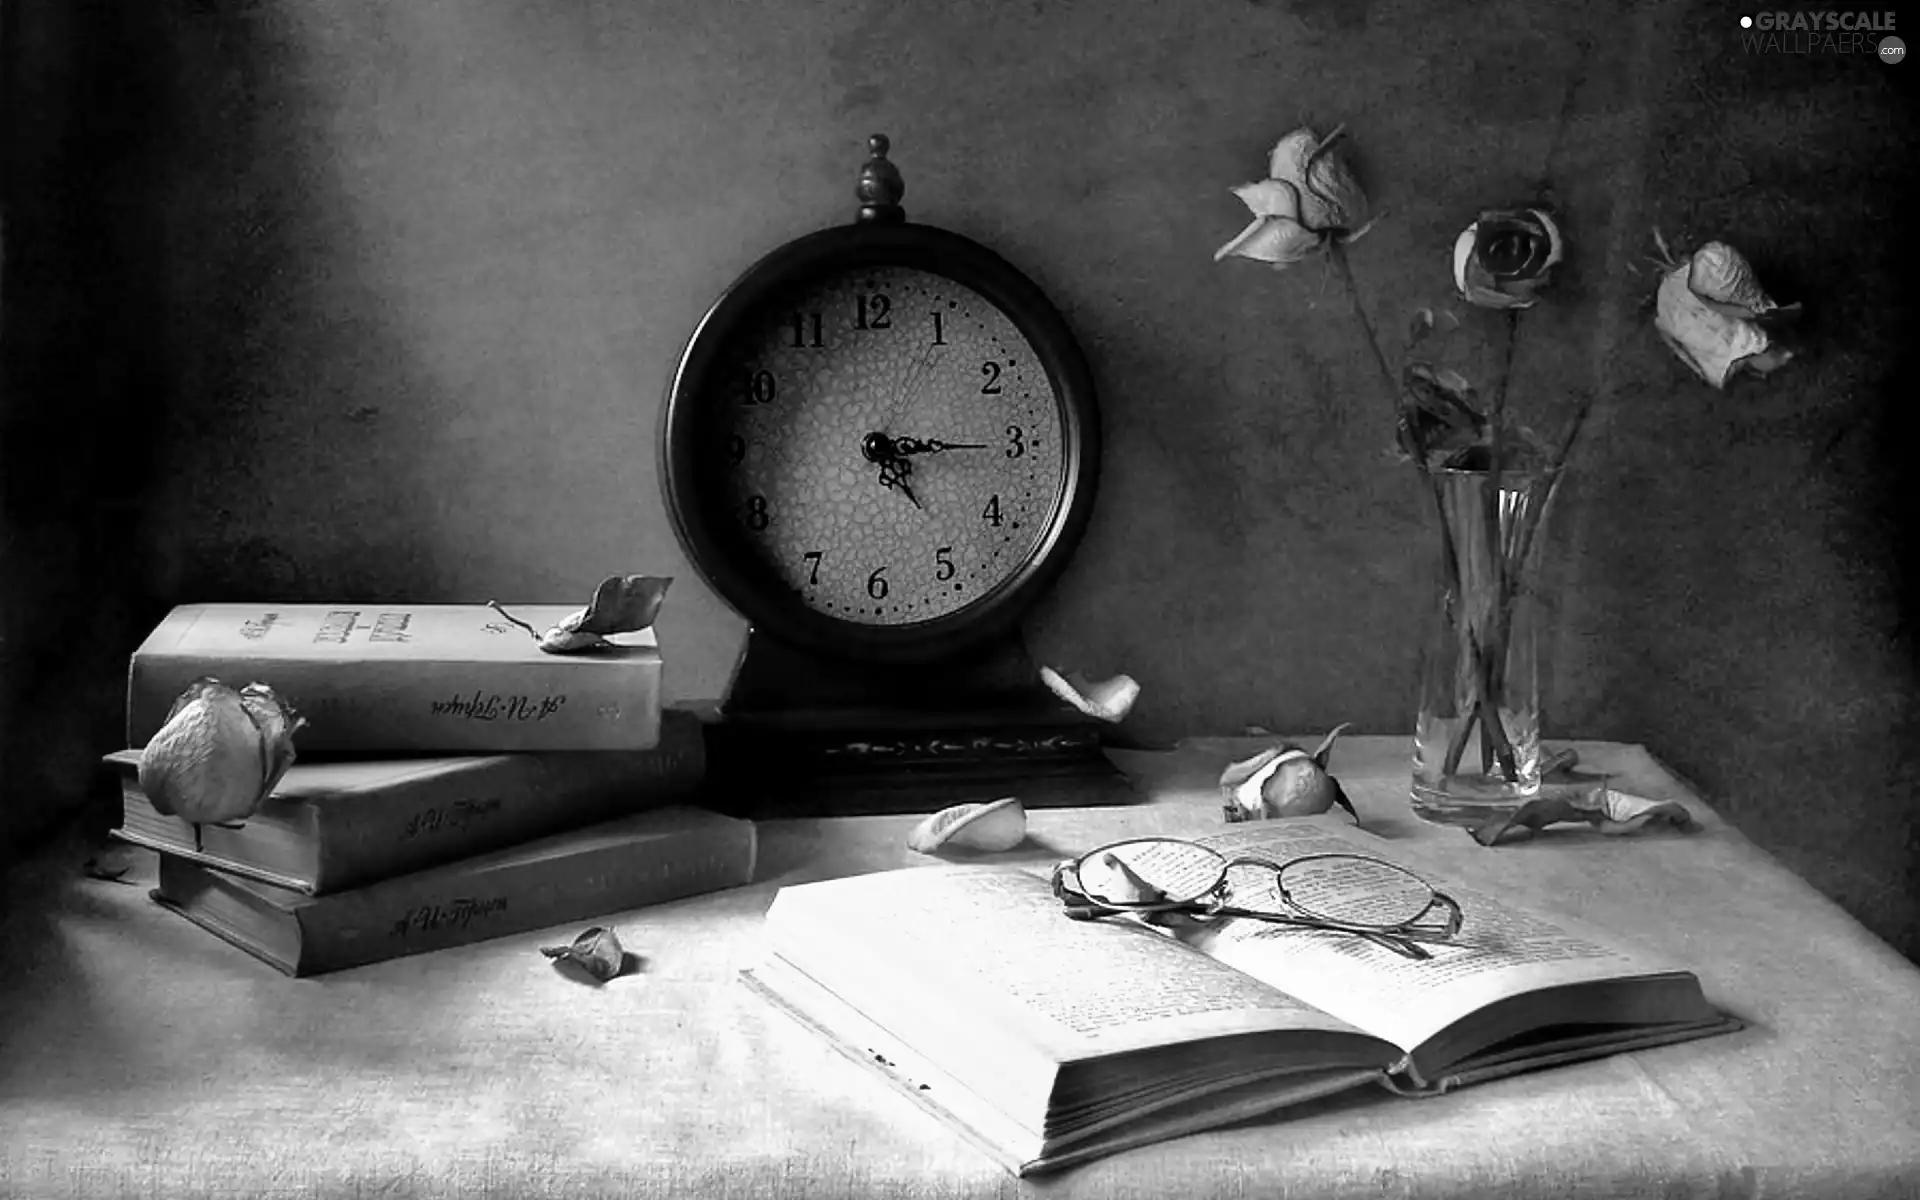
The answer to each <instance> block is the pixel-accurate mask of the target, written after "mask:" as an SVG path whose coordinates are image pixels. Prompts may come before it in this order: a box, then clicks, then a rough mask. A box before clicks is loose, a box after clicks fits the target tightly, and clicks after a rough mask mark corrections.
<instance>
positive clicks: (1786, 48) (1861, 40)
mask: <svg viewBox="0 0 1920 1200" xmlns="http://www.w3.org/2000/svg"><path fill="white" fill-rule="evenodd" d="M1740 48H1741V49H1742V50H1744V51H1746V52H1747V53H1748V54H1859V55H1872V56H1873V57H1875V58H1877V59H1879V60H1880V61H1881V62H1883V63H1888V64H1892V63H1897V62H1899V61H1901V60H1902V59H1904V58H1906V56H1907V44H1906V43H1905V42H1903V41H1901V40H1900V38H1899V37H1898V36H1897V35H1896V34H1895V33H1894V14H1893V13H1890V12H1863V11H1858V10H1852V9H1819V10H1813V11H1804V12H1762V13H1754V14H1753V15H1752V16H1746V17H1741V18H1740Z"/></svg>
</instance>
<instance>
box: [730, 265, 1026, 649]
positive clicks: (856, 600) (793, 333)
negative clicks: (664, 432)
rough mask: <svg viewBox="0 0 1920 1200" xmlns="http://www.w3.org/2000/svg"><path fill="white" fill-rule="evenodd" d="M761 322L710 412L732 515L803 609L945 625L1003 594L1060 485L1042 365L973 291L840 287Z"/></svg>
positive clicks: (923, 280) (871, 274)
mask: <svg viewBox="0 0 1920 1200" xmlns="http://www.w3.org/2000/svg"><path fill="white" fill-rule="evenodd" d="M783 300H784V304H783V305H781V306H780V308H779V309H778V310H768V311H763V312H761V313H760V314H757V319H755V320H754V321H752V322H750V323H748V324H747V325H746V326H745V327H744V328H742V329H741V330H740V331H739V332H738V334H737V335H736V336H735V337H734V338H733V339H732V340H730V341H729V343H728V344H727V345H726V347H725V348H724V349H723V350H722V351H721V352H720V359H721V361H722V362H725V363H727V364H728V365H729V368H730V369H729V370H728V371H726V372H723V373H722V374H721V375H719V376H718V377H717V378H716V379H715V380H714V383H715V385H717V386H718V388H719V389H720V391H721V394H720V395H718V396H710V397H709V398H708V404H709V405H710V407H711V410H712V411H714V412H716V413H719V414H723V415H722V416H721V419H720V420H719V421H718V422H716V424H717V425H718V426H719V428H718V429H717V430H716V433H717V434H718V436H719V438H720V439H721V440H722V444H723V446H724V451H725V459H726V462H727V465H728V469H727V470H726V472H725V474H724V480H725V485H724V495H725V499H726V502H727V506H728V508H729V510H730V511H731V513H732V514H733V516H734V517H735V519H736V520H737V521H738V522H739V523H740V525H741V527H742V529H743V530H745V531H747V532H749V533H751V534H753V535H754V536H753V537H752V538H751V539H750V540H749V544H750V545H751V546H752V548H753V552H754V554H755V556H756V557H757V558H758V559H759V560H760V562H761V563H762V564H763V565H764V566H765V568H766V570H767V571H768V573H769V574H771V575H772V576H773V577H774V578H776V579H777V580H779V582H780V583H781V584H783V585H785V586H786V587H787V588H788V589H790V590H791V591H792V593H793V595H794V596H795V597H797V598H798V599H799V601H800V602H801V603H802V604H804V605H805V606H806V607H808V608H810V609H813V610H814V611H816V612H818V613H821V614H823V615H825V616H828V617H831V618H835V619H838V620H843V621H850V622H856V623H859V624H863V625H902V624H909V623H913V622H920V621H930V620H934V619H936V618H939V617H943V616H947V615H949V614H952V613H954V612H956V611H958V610H961V609H964V608H966V607H967V606H968V605H970V604H972V603H974V602H976V601H978V600H979V599H980V598H981V597H983V596H986V595H988V594H990V593H991V592H992V591H993V590H994V589H995V588H997V587H999V586H1000V585H1002V584H1004V583H1005V582H1007V580H1009V579H1010V578H1011V577H1012V576H1013V575H1014V574H1015V573H1016V572H1017V571H1018V570H1019V568H1020V567H1021V566H1023V565H1024V564H1025V563H1026V561H1027V559H1028V557H1029V556H1030V555H1031V554H1032V553H1033V551H1034V549H1035V547H1036V546H1037V545H1038V544H1039V541H1040V539H1041V537H1042V536H1043V535H1044V534H1045V533H1046V530H1047V524H1048V520H1049V518H1050V517H1051V516H1052V515H1053V510H1054V507H1055V506H1056V505H1057V504H1058V502H1059V500H1060V497H1061V491H1062V484H1063V482H1064V480H1063V477H1062V473H1061V450H1062V442H1061V436H1062V428H1061V426H1062V422H1061V413H1060V403H1059V399H1058V398H1057V397H1056V396H1055V395H1054V392H1053V389H1052V386H1051V385H1050V384H1049V382H1048V380H1047V375H1046V371H1045V370H1044V368H1043V367H1042V366H1041V363H1040V360H1039V352H1038V351H1037V350H1036V348H1035V347H1034V346H1033V344H1032V343H1031V342H1029V341H1028V340H1027V338H1026V337H1025V336H1024V335H1022V334H1021V333H1020V331H1019V330H1018V329H1017V328H1015V326H1014V324H1013V322H1012V321H1011V320H1010V319H1009V318H1008V317H1007V315H1006V314H1005V313H1003V312H1001V311H1000V310H999V309H998V308H996V307H994V305H993V304H992V303H991V302H989V301H988V300H987V299H986V297H984V296H982V295H980V294H979V293H978V292H976V291H974V290H972V289H971V288H968V287H965V286H964V285H961V284H959V283H957V282H955V281H953V280H951V279H947V278H944V277H942V276H939V275H935V274H932V273H930V272H927V271H921V270H914V269H910V268H903V267H894V266H879V267H873V268H867V269H856V270H847V271H841V272H839V273H837V274H834V275H831V276H829V277H827V278H824V279H821V280H819V281H817V282H814V283H812V284H811V285H809V286H806V287H804V288H800V289H796V290H795V291H794V292H793V293H791V294H789V295H788V296H786V297H784V298H783Z"/></svg>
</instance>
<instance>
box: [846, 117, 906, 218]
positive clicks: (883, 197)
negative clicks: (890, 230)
mask: <svg viewBox="0 0 1920 1200" xmlns="http://www.w3.org/2000/svg"><path fill="white" fill-rule="evenodd" d="M888 145H889V143H888V141H887V135H886V134H884V133H876V134H874V135H873V136H872V137H869V138H868V139H867V153H868V154H869V155H870V156H871V157H869V158H868V159H867V162H866V165H865V166H863V167H861V168H860V184H859V186H858V187H856V188H854V189H853V194H854V196H856V197H857V198H858V199H859V201H860V218H859V219H860V221H861V222H863V223H868V224H874V225H896V224H899V223H900V222H902V221H904V220H906V219H907V210H906V209H904V208H901V207H900V197H902V196H904V195H906V194H907V185H906V183H905V182H904V181H903V180H902V179H901V178H900V168H899V167H896V166H894V165H893V164H892V163H891V162H889V161H887V147H888Z"/></svg>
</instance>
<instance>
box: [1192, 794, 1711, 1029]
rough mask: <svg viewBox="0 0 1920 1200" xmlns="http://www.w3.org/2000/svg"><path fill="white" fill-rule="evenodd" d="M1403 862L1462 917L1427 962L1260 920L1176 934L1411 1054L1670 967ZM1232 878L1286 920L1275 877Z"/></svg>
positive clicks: (1292, 846)
mask: <svg viewBox="0 0 1920 1200" xmlns="http://www.w3.org/2000/svg"><path fill="white" fill-rule="evenodd" d="M1198 840H1200V841H1203V842H1204V843H1205V844H1207V845H1209V846H1211V847H1213V848H1214V849H1216V850H1218V851H1220V852H1221V853H1223V854H1225V855H1227V856H1228V857H1230V858H1231V857H1235V856H1239V855H1249V856H1258V857H1261V858H1265V859H1268V860H1271V861H1272V862H1275V863H1284V862H1286V861H1288V860H1289V859H1292V858H1296V857H1299V856H1301V855H1305V854H1328V853H1334V854H1337V853H1360V854H1368V855H1372V856H1374V857H1380V858H1385V859H1388V860H1389V861H1392V859H1393V850H1392V847H1391V846H1390V845H1383V844H1380V843H1378V842H1373V841H1370V840H1368V839H1365V838H1362V837H1358V836H1355V835H1351V834H1346V833H1343V832H1342V831H1341V830H1339V829H1338V828H1337V827H1332V826H1329V825H1326V824H1322V823H1319V822H1305V821H1267V822H1259V823H1250V824H1246V825H1241V826H1237V827H1236V828H1234V829H1232V830H1229V831H1226V832H1224V833H1221V834H1216V835H1213V836H1210V837H1207V838H1203V839H1198ZM1406 865H1407V866H1409V867H1411V868H1412V869H1414V870H1415V871H1416V872H1417V873H1418V874H1420V875H1421V876H1422V877H1423V878H1426V879H1427V880H1428V881H1429V882H1430V883H1432V884H1433V885H1434V886H1436V887H1437V888H1438V889H1439V890H1440V891H1442V892H1444V893H1446V894H1447V895H1449V896H1451V897H1452V898H1453V899H1454V900H1456V901H1457V902H1458V903H1459V905H1460V908H1461V910H1462V912H1463V913H1464V915H1465V922H1464V924H1463V925H1462V927H1461V930H1460V933H1459V936H1458V938H1457V939H1455V942H1456V944H1452V945H1442V944H1433V943H1422V945H1423V947H1424V948H1425V949H1426V950H1427V951H1428V952H1429V953H1430V954H1431V955H1432V957H1431V958H1430V959H1426V960H1419V959H1411V958H1406V957H1403V956H1401V955H1399V954H1396V953H1395V952H1394V951H1392V950H1390V949H1387V948H1386V947H1384V946H1380V945H1376V944H1374V943H1372V942H1370V941H1368V940H1366V939H1365V938H1362V937H1356V936H1353V935H1351V934H1346V933H1338V932H1330V931H1323V930H1314V929H1302V928H1298V927H1294V926H1287V925H1275V924H1270V923H1267V922H1262V921H1258V920H1247V919H1236V918H1229V919H1224V920H1220V921H1218V922H1216V923H1214V924H1212V925H1210V926H1201V927H1197V928H1195V927H1189V928H1181V929H1176V930H1174V931H1173V933H1174V936H1175V937H1177V938H1178V939H1179V940H1181V941H1182V942H1184V943H1186V944H1187V945H1190V946H1192V947H1194V948H1195V949H1198V950H1201V951H1202V952H1204V953H1206V954H1208V955H1210V956H1212V957H1213V958H1215V959H1216V960H1218V961H1220V962H1222V963H1225V964H1227V965H1229V966H1232V967H1234V968H1236V969H1237V970H1240V971H1243V972H1245V973H1246V974H1248V975H1250V976H1252V977H1254V978H1256V979H1259V980H1261V981H1262V982H1264V983H1268V984H1271V985H1272V986H1274V987H1276V988H1279V989H1281V990H1283V991H1286V992H1289V993H1291V994H1292V995H1294V996H1297V997H1299V998H1300V999H1302V1000H1304V1001H1306V1002H1307V1003H1309V1004H1312V1005H1315V1006H1317V1007H1320V1008H1323V1009H1325V1010H1326V1011H1328V1012H1331V1013H1334V1014H1337V1015H1338V1016H1340V1017H1342V1018H1344V1019H1346V1020H1348V1021H1350V1022H1352V1023H1353V1024H1354V1025H1357V1026H1359V1027H1360V1028H1362V1029H1365V1030H1367V1031H1369V1032H1371V1033H1374V1034H1377V1035H1378V1036H1380V1037H1382V1038H1385V1039H1386V1040H1388V1041H1390V1042H1393V1043H1394V1044H1395V1045H1397V1046H1399V1047H1401V1048H1402V1049H1405V1050H1408V1051H1412V1050H1414V1049H1416V1048H1418V1047H1420V1046H1421V1044H1422V1043H1425V1042H1427V1041H1428V1040H1429V1039H1431V1038H1433V1037H1434V1035H1436V1034H1438V1033H1440V1032H1441V1031H1442V1030H1445V1029H1446V1028H1447V1027H1448V1026H1450V1025H1453V1024H1454V1023H1455V1022H1457V1021H1460V1020H1462V1019H1463V1018H1466V1017H1468V1016H1469V1015H1471V1014H1473V1013H1476V1012H1478V1011H1480V1010H1482V1009H1484V1008H1486V1007H1487V1006H1489V1005H1492V1004H1495V1003H1497V1002H1499V1001H1501V1000H1503V999H1505V998H1508V997H1512V996H1516V995H1519V994H1521V993H1524V992H1527V991H1531V990H1534V989H1538V988H1543V987H1552V986H1560V985H1567V984H1578V983H1587V982H1595V981H1602V980H1616V979H1621V978H1623V977H1632V976H1640V975H1649V974H1661V973H1666V972H1671V971H1672V970H1673V968H1672V966H1671V964H1667V963H1664V962H1660V961H1657V960H1653V959H1650V958H1648V957H1646V956H1644V955H1642V954H1640V953H1638V952H1636V951H1633V950H1631V949H1629V948H1628V947H1626V946H1625V945H1623V944H1621V943H1620V942H1619V941H1618V940H1616V939H1614V938H1611V937H1609V936H1607V935H1605V934H1603V933H1601V932H1600V931H1598V930H1594V929H1591V928H1590V927H1585V926H1576V925H1575V924H1574V923H1573V922H1571V921H1569V920H1567V919H1564V918H1559V917H1555V918H1552V919H1548V918H1547V917H1545V916H1541V915H1534V914H1529V913H1526V912H1523V911H1520V910H1518V909H1516V908H1514V907H1512V906H1510V905H1508V904H1506V903H1503V902H1502V901H1501V900H1499V899H1498V898H1497V897H1495V896H1493V895H1490V894H1488V893H1486V892H1484V891H1481V890H1479V889H1476V888H1472V887H1468V886H1466V885H1463V884H1459V883H1457V882H1455V881H1452V880H1449V879H1446V878H1444V877H1441V876H1439V875H1437V874H1435V873H1434V872H1432V871H1431V870H1430V869H1428V868H1427V867H1426V866H1425V865H1423V864H1421V863H1419V862H1417V861H1413V860H1412V859H1411V858H1410V859H1409V861H1408V862H1407V863H1406ZM1231 879H1232V882H1233V885H1234V892H1233V895H1232V896H1231V902H1232V903H1233V904H1235V905H1237V906H1239V907H1245V908H1253V909H1260V910H1271V911H1274V912H1282V913H1284V912H1288V911H1290V910H1289V908H1288V906H1287V905H1286V903H1285V902H1284V901H1283V900H1281V898H1280V896H1279V892H1278V887H1277V875H1276V874H1275V873H1274V872H1273V871H1266V870H1259V869H1236V870H1235V871H1234V872H1233V873H1232V875H1231ZM1493 1036H1498V1035H1497V1033H1496V1034H1494V1035H1493ZM1477 1048H1478V1047H1467V1046H1462V1047H1458V1048H1457V1049H1458V1050H1459V1052H1460V1053H1467V1052H1470V1051H1471V1050H1472V1049H1477Z"/></svg>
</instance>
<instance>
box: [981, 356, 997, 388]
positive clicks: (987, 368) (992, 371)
mask: <svg viewBox="0 0 1920 1200" xmlns="http://www.w3.org/2000/svg"><path fill="white" fill-rule="evenodd" d="M980 373H981V374H982V375H984V376H986V378H987V381H986V382H985V383H983V384H981V385H980V394H981V395H982V396H998V395H999V394H1000V364H999V363H997V362H994V361H993V360H992V359H988V360H987V361H986V362H983V363H981V364H980Z"/></svg>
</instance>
